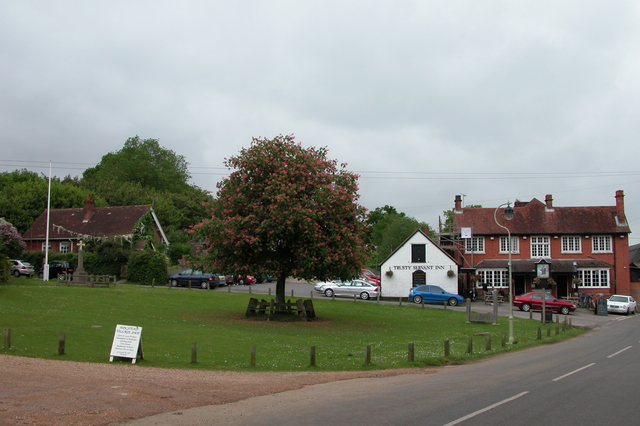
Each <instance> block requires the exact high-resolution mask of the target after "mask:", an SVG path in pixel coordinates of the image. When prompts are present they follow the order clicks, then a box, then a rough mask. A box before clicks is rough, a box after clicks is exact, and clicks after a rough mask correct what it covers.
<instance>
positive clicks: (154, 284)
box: [151, 278, 156, 288]
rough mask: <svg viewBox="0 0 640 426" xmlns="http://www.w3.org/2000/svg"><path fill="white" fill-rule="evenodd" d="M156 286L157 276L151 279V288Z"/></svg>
mask: <svg viewBox="0 0 640 426" xmlns="http://www.w3.org/2000/svg"><path fill="white" fill-rule="evenodd" d="M155 286H156V279H155V278H153V279H152V280H151V288H155Z"/></svg>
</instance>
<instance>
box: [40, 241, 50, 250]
mask: <svg viewBox="0 0 640 426" xmlns="http://www.w3.org/2000/svg"><path fill="white" fill-rule="evenodd" d="M48 249H49V251H51V242H49V247H48ZM42 251H47V243H46V242H45V241H43V242H42Z"/></svg>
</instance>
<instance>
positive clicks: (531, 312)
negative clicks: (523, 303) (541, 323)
mask: <svg viewBox="0 0 640 426" xmlns="http://www.w3.org/2000/svg"><path fill="white" fill-rule="evenodd" d="M529 319H533V311H532V310H531V309H529Z"/></svg>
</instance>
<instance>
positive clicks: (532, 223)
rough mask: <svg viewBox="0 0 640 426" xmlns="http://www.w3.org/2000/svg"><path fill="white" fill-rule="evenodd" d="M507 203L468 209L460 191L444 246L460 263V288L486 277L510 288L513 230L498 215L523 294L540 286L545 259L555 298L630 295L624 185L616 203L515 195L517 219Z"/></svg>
mask: <svg viewBox="0 0 640 426" xmlns="http://www.w3.org/2000/svg"><path fill="white" fill-rule="evenodd" d="M504 207H505V206H502V207H500V208H495V207H492V208H463V207H462V199H461V196H459V195H457V196H456V197H455V202H454V209H453V227H452V228H451V229H450V231H451V232H449V233H448V234H444V233H443V234H441V245H442V246H443V247H444V248H446V249H447V250H449V252H450V253H451V255H452V256H453V257H454V259H456V261H458V263H459V264H460V265H461V272H463V274H462V279H461V280H460V289H459V291H460V292H462V291H464V290H465V289H466V288H473V287H475V288H476V289H478V288H481V287H482V284H483V283H486V284H487V285H488V286H489V287H490V286H494V287H496V288H500V289H502V290H503V291H505V292H506V291H507V290H508V278H507V276H508V257H509V245H508V232H507V230H505V229H503V228H502V227H500V226H498V225H497V224H496V219H497V221H498V222H499V223H500V224H501V225H503V226H505V227H507V229H508V230H509V232H510V233H511V258H512V274H513V277H512V279H513V285H514V293H515V294H516V295H517V294H522V293H525V292H527V291H531V290H535V289H536V288H539V287H541V284H539V283H538V282H537V280H535V277H536V263H537V262H540V261H541V260H543V259H544V261H546V262H549V263H550V264H551V265H550V273H551V279H552V280H551V281H552V282H553V284H552V285H551V286H550V288H551V292H552V293H553V294H554V295H555V296H556V297H565V296H568V295H575V294H576V293H594V294H605V295H606V294H614V293H619V294H631V286H630V274H629V233H630V232H631V230H630V228H629V225H628V222H627V219H626V217H625V212H624V192H623V191H616V193H615V205H614V206H603V207H602V206H601V207H556V206H554V205H553V198H552V196H551V195H547V196H546V197H545V201H544V202H541V201H539V200H537V199H535V198H534V199H533V200H531V201H527V202H523V201H515V203H514V204H513V210H514V212H515V214H514V216H513V219H512V220H506V219H505V217H504V215H503V210H504ZM543 282H544V281H543Z"/></svg>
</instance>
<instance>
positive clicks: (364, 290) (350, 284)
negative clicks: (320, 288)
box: [324, 280, 380, 300]
mask: <svg viewBox="0 0 640 426" xmlns="http://www.w3.org/2000/svg"><path fill="white" fill-rule="evenodd" d="M379 294H380V289H379V288H378V286H377V285H375V284H373V283H371V282H368V281H364V280H353V281H346V282H343V283H335V284H330V285H327V286H326V287H325V288H324V295H325V296H327V297H332V296H345V297H354V296H357V297H360V299H362V300H367V299H370V298H372V297H378V295H379Z"/></svg>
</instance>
